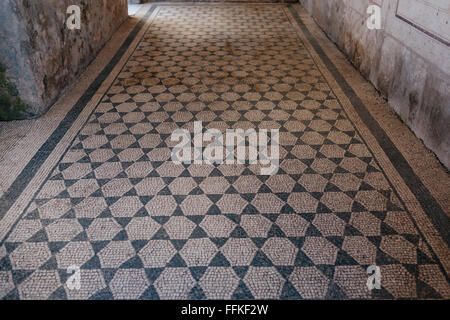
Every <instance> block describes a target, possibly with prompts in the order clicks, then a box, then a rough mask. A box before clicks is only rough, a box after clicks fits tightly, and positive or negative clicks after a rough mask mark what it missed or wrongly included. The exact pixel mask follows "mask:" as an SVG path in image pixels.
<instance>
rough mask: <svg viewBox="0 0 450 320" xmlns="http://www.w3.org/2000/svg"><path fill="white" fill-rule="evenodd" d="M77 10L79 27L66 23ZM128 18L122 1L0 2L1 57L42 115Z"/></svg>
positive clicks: (28, 102)
mask: <svg viewBox="0 0 450 320" xmlns="http://www.w3.org/2000/svg"><path fill="white" fill-rule="evenodd" d="M70 5H79V6H80V8H81V30H73V31H71V30H69V29H68V28H67V27H66V25H65V21H66V19H67V18H68V17H69V15H68V14H66V11H67V8H68V7H69V6H70ZM126 18H127V0H70V1H69V0H1V5H0V42H1V44H2V45H1V47H0V60H1V61H2V62H3V63H4V65H5V66H6V67H7V69H8V71H7V73H8V76H9V77H10V79H11V80H12V81H13V82H14V83H15V85H16V87H17V89H18V90H19V92H20V96H21V98H22V100H23V101H24V102H25V103H27V104H28V105H29V106H30V107H31V109H32V110H31V111H32V112H34V113H35V114H42V113H44V112H45V111H46V110H47V109H48V108H49V107H50V106H51V105H52V104H53V103H54V102H55V101H56V99H57V98H58V97H59V96H60V95H61V93H62V92H63V91H64V90H65V89H66V88H67V87H68V86H70V85H71V84H72V83H73V82H74V81H75V80H76V79H77V77H78V76H79V75H80V74H81V73H82V72H83V71H84V69H85V68H86V67H87V65H88V64H89V63H90V62H91V61H92V60H93V59H94V58H95V56H96V55H97V53H98V52H99V51H100V49H101V48H102V47H103V45H104V44H105V43H106V41H108V40H109V39H110V37H111V36H112V35H113V33H114V32H115V31H116V29H117V28H118V27H119V26H120V25H121V24H122V23H123V22H124V21H125V19H126Z"/></svg>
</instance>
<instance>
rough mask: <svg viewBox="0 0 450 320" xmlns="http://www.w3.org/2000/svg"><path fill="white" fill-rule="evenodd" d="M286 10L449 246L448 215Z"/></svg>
mask: <svg viewBox="0 0 450 320" xmlns="http://www.w3.org/2000/svg"><path fill="white" fill-rule="evenodd" d="M288 7H289V10H290V11H291V13H292V15H293V17H294V19H295V21H296V22H297V24H298V26H299V27H300V29H301V30H302V32H303V33H304V34H305V36H306V38H307V39H308V41H309V43H311V45H312V47H313V48H314V50H315V51H316V53H317V54H318V55H319V57H320V59H321V60H322V61H323V63H324V64H325V66H326V67H327V69H328V70H329V71H330V73H331V74H332V75H333V77H334V79H335V80H336V82H337V83H338V85H339V86H340V88H341V89H342V91H343V92H344V93H345V95H346V96H347V98H348V99H349V100H350V102H351V104H352V105H353V107H354V108H355V110H356V112H357V113H358V115H359V117H360V118H361V120H362V121H363V122H364V124H365V125H366V126H367V128H368V129H369V130H370V132H371V133H372V135H373V136H374V137H375V139H376V140H377V142H378V144H379V145H380V146H381V148H382V149H383V150H384V152H385V153H386V155H387V156H388V158H389V160H390V161H391V163H392V164H393V165H394V167H395V169H396V170H397V172H398V173H399V174H400V175H401V177H402V178H403V180H404V181H405V183H406V185H407V186H408V188H409V189H410V190H411V192H412V193H413V194H414V196H415V197H416V199H417V200H418V201H419V203H420V205H421V206H422V208H423V210H424V211H425V213H426V214H427V216H428V217H429V218H430V220H431V222H432V223H433V225H434V227H435V228H436V229H437V231H438V232H439V234H440V235H441V237H442V238H443V240H444V241H445V243H446V244H447V246H449V247H450V218H449V216H448V215H447V214H446V213H445V211H444V210H443V209H442V207H441V206H440V205H439V203H438V202H437V201H436V199H435V198H434V197H433V196H432V195H431V193H430V191H429V190H428V189H427V188H426V187H425V186H424V184H423V183H422V181H421V180H420V179H419V177H417V175H416V174H415V173H414V171H413V169H412V168H411V166H410V165H409V163H408V161H406V159H405V157H404V156H403V154H402V153H401V152H400V151H399V150H398V149H397V147H396V146H395V144H394V143H393V142H392V141H391V139H390V138H389V137H388V135H387V134H386V132H384V130H383V129H382V128H381V127H380V125H379V124H378V122H377V121H376V120H375V119H374V118H373V117H372V115H371V114H370V112H369V111H368V110H367V108H366V106H365V105H364V103H363V102H362V101H361V99H360V98H359V97H358V95H357V94H356V93H355V91H354V90H353V89H352V88H351V87H350V85H349V84H348V83H347V81H346V80H345V79H344V77H343V76H342V75H341V73H340V72H339V71H338V69H337V68H336V66H335V65H334V63H333V62H332V61H331V60H330V58H328V56H327V55H326V53H325V52H324V51H323V49H322V47H321V46H320V45H319V43H318V42H317V41H316V39H315V38H314V36H313V35H312V34H311V33H310V32H309V30H308V28H307V27H306V25H305V24H304V23H303V21H302V20H301V18H300V16H299V15H298V12H297V11H296V10H295V8H294V7H293V6H291V5H288Z"/></svg>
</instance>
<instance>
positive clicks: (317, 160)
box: [0, 4, 450, 299]
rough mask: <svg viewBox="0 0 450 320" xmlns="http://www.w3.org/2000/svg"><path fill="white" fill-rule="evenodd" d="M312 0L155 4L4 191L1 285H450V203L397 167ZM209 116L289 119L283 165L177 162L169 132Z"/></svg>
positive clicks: (170, 293) (255, 294) (291, 291)
mask: <svg viewBox="0 0 450 320" xmlns="http://www.w3.org/2000/svg"><path fill="white" fill-rule="evenodd" d="M298 10H300V8H299V7H298V6H290V5H268V4H267V5H262V4H248V5H242V4H237V5H236V4H186V5H178V4H158V5H147V6H145V7H144V8H143V9H142V10H141V11H142V15H141V18H140V19H141V22H140V23H138V24H137V25H136V27H135V29H133V30H132V31H131V30H130V35H129V37H128V38H127V39H128V40H129V41H128V40H127V41H128V42H126V41H125V42H124V46H123V47H122V48H121V49H120V50H119V51H118V52H117V54H116V56H115V57H114V58H113V59H112V60H111V61H110V62H109V64H108V66H107V67H106V68H105V69H104V70H103V72H101V73H99V75H98V77H97V78H96V80H95V81H94V82H93V85H92V86H91V87H90V89H89V90H87V91H86V92H84V93H83V97H88V98H87V99H86V98H83V97H82V98H80V100H78V103H77V104H74V106H73V108H71V109H69V111H68V112H67V114H66V115H65V117H64V119H63V120H62V121H61V123H60V124H59V125H58V127H57V128H56V130H55V131H54V132H53V133H52V135H51V136H50V137H49V139H48V140H47V141H45V143H42V145H41V146H39V148H40V149H39V151H38V152H37V153H36V155H35V156H34V157H33V158H32V159H31V160H30V162H29V163H28V164H27V166H26V168H25V169H24V170H23V172H22V173H21V174H20V175H19V176H18V177H17V178H16V179H15V181H14V183H12V184H11V187H10V188H9V189H8V190H4V191H3V192H2V200H1V201H2V202H1V204H0V298H3V299H88V298H89V299H113V298H114V299H372V298H383V299H395V298H412V299H417V298H446V299H448V298H450V289H449V282H448V274H447V272H448V270H449V269H448V264H449V252H448V241H449V240H450V239H448V234H442V231H441V230H442V229H443V230H449V224H448V211H449V207H448V206H447V207H442V206H440V205H439V203H438V202H437V200H435V199H434V198H433V196H432V195H430V192H428V190H427V188H426V187H425V186H423V185H422V187H417V188H418V189H419V190H415V189H414V188H415V187H414V184H416V185H417V183H416V182H414V181H416V180H417V181H419V183H422V182H421V180H420V179H419V178H418V177H417V176H414V177H415V178H414V179H416V180H411V179H412V178H410V177H409V176H405V175H403V174H402V173H400V174H399V173H398V172H397V171H396V170H397V169H396V168H400V169H402V170H403V172H405V170H406V169H405V168H406V167H407V168H409V167H408V163H407V162H406V161H405V159H403V158H402V157H400V158H399V159H398V163H393V164H392V161H391V160H389V159H391V158H390V156H389V155H392V154H394V155H395V152H397V153H398V154H400V156H402V153H401V152H400V151H398V149H397V148H396V146H395V143H393V142H392V141H390V140H389V138H387V139H386V138H385V136H386V133H385V132H384V131H383V129H381V128H380V127H379V126H378V125H377V124H376V121H374V120H373V118H371V115H370V112H369V111H367V110H366V109H365V106H364V103H363V102H362V101H361V100H359V98H358V97H357V94H355V93H354V92H353V91H352V88H351V87H350V85H348V84H343V83H344V81H345V79H343V76H341V75H340V74H339V71H338V69H337V68H336V67H335V66H333V65H332V64H330V63H329V61H328V60H327V59H326V53H324V52H321V50H320V44H319V43H318V42H317V41H315V40H314V36H313V33H310V32H309V31H308V27H307V26H306V25H305V24H304V22H303V20H302V18H301V17H300V16H299V11H298ZM133 43H135V45H136V48H135V49H134V48H132V46H133ZM130 48H132V49H134V50H131V51H129V49H130ZM129 53H131V55H129ZM127 55H128V56H127ZM121 61H123V63H124V65H123V66H121V63H122V62H121ZM102 77H103V78H102ZM108 77H110V78H111V79H110V81H111V82H112V85H111V86H108V88H107V90H105V91H104V92H101V91H98V90H100V89H99V88H101V84H102V83H105V81H106V82H107V81H108ZM330 79H331V80H330ZM333 79H334V80H333ZM96 84H98V86H97V87H95V85H96ZM92 88H95V90H92ZM352 92H353V94H352ZM91 99H93V100H91ZM95 99H98V100H100V101H99V103H93V102H92V101H95ZM195 121H202V123H203V127H204V128H205V129H206V128H217V129H220V130H221V131H222V132H225V130H227V129H237V128H241V129H245V130H246V129H249V128H254V129H256V130H261V129H279V131H280V168H279V171H278V172H277V173H276V174H274V175H268V176H265V175H261V174H260V170H259V169H260V167H259V165H254V164H252V165H250V164H248V163H247V164H235V165H229V164H216V165H209V164H175V163H174V162H172V160H171V151H172V147H173V146H174V145H175V144H176V142H173V141H171V134H172V132H173V131H174V130H176V129H179V128H185V129H188V130H189V131H190V132H193V128H194V122H195ZM374 123H375V124H374ZM374 128H375V129H374ZM380 137H381V138H380ZM388 140H389V141H388ZM389 143H390V144H389ZM395 150H397V151H395ZM386 154H387V156H386ZM402 159H403V160H402ZM405 166H406V167H405ZM400 169H399V170H400ZM411 172H412V170H411ZM412 175H414V173H412ZM444 178H447V179H448V176H447V177H445V176H444ZM402 179H403V180H402ZM408 179H409V180H408ZM404 181H406V182H404ZM408 181H413V182H414V183H411V182H408ZM427 192H428V193H427ZM424 194H428V195H429V197H428V198H427V199H428V200H427V201H428V202H426V204H424V202H423V201H422V200H423V195H424ZM420 197H422V198H420ZM430 199H431V200H430ZM421 201H422V202H421ZM433 201H434V202H433ZM447 203H449V202H447ZM439 210H440V211H439ZM436 217H438V218H436ZM438 220H439V221H438ZM436 221H438V223H436ZM372 265H373V266H378V267H379V268H380V269H379V270H380V273H381V289H376V288H375V289H373V290H369V289H368V287H367V282H368V277H369V276H370V274H368V272H367V269H368V268H369V266H372ZM68 268H72V270H71V271H68ZM77 268H79V269H80V272H81V273H80V275H81V278H80V279H81V287H80V288H79V289H77V288H75V289H70V288H69V286H68V285H67V283H66V282H67V281H68V279H69V278H70V277H71V275H72V273H73V272H77Z"/></svg>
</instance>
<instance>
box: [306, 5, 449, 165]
mask: <svg viewBox="0 0 450 320" xmlns="http://www.w3.org/2000/svg"><path fill="white" fill-rule="evenodd" d="M374 2H376V3H378V4H380V5H381V6H382V28H381V29H380V30H369V29H368V28H367V26H366V21H367V18H368V17H369V15H368V14H367V8H368V6H369V5H370V4H373V3H374ZM397 2H398V0H384V1H383V0H376V1H369V0H358V1H351V0H300V3H301V4H302V5H303V6H304V7H305V8H306V9H307V10H308V12H309V13H310V14H311V15H312V16H313V18H314V19H315V20H316V22H317V23H318V24H319V25H320V27H321V28H322V29H323V30H324V31H325V33H326V34H327V35H328V37H329V38H330V39H331V40H332V41H334V42H335V43H336V44H337V46H338V47H339V48H340V49H341V50H343V51H344V52H345V53H346V54H347V55H348V56H349V58H350V59H351V61H352V62H353V63H354V65H355V66H356V67H357V68H358V69H359V70H360V71H361V72H362V74H363V75H364V76H365V77H366V78H367V79H368V80H370V81H371V82H372V83H373V84H374V85H375V87H376V88H377V89H379V90H380V92H381V93H382V94H383V95H384V96H385V97H386V98H387V99H388V101H389V104H390V105H391V107H392V108H393V109H394V110H395V111H396V112H397V113H398V114H399V115H400V117H401V118H402V119H403V120H404V121H405V122H406V123H407V124H408V125H409V126H410V128H411V129H412V130H413V131H414V133H415V134H416V135H417V136H418V137H419V138H420V139H422V140H423V141H424V143H425V145H426V146H427V147H428V148H430V149H431V150H432V151H434V152H435V154H436V155H437V156H438V158H439V159H440V160H441V161H442V162H443V163H444V165H445V166H447V168H450V47H449V46H447V45H446V44H445V43H442V42H440V41H438V40H436V39H434V38H432V37H431V36H429V35H427V34H425V33H424V32H423V31H421V30H419V29H418V28H416V27H414V26H412V25H410V24H408V23H406V22H405V21H403V20H401V19H399V18H398V17H397V16H396V12H397ZM435 2H436V1H435ZM436 3H437V2H436ZM440 3H444V4H445V3H446V2H445V1H440ZM447 5H448V6H449V9H450V2H448V3H447ZM410 6H414V3H413V1H411V2H410ZM412 9H413V10H414V8H412ZM419 10H421V9H419V8H417V10H416V12H414V14H418V15H421V14H422V13H421V12H420V11H419ZM439 13H440V14H441V15H440V16H439V17H436V15H434V16H433V17H424V16H422V17H421V18H422V23H423V22H425V24H426V23H427V22H429V23H430V25H433V24H435V25H436V23H437V20H438V18H443V19H444V20H443V21H444V24H445V21H447V24H445V25H447V26H448V25H449V24H448V15H447V18H446V20H445V16H444V17H443V15H445V14H446V12H445V10H444V11H442V12H439ZM427 19H428V21H427ZM441 21H442V20H441ZM445 25H443V26H441V27H443V28H442V30H444V33H445V34H444V36H446V37H447V39H448V38H450V27H445Z"/></svg>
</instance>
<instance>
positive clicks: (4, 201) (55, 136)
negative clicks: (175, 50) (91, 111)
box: [0, 5, 156, 220]
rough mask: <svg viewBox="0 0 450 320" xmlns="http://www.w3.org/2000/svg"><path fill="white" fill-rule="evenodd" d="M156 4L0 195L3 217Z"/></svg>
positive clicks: (127, 46) (116, 61)
mask: <svg viewBox="0 0 450 320" xmlns="http://www.w3.org/2000/svg"><path fill="white" fill-rule="evenodd" d="M155 8H156V6H154V5H153V6H152V7H151V8H150V9H149V10H148V11H147V13H146V14H145V16H144V17H143V18H142V19H141V20H140V21H139V23H138V24H137V25H136V26H135V27H134V29H133V31H131V33H130V34H129V35H128V37H127V38H126V39H125V41H124V42H123V44H122V46H121V47H120V48H119V50H118V51H117V52H116V54H115V55H114V57H113V58H112V59H111V60H110V61H109V62H108V64H107V65H106V66H105V68H103V70H102V71H101V72H100V74H99V75H98V76H97V78H95V80H94V81H93V82H92V83H91V84H90V86H89V88H88V89H87V90H86V91H85V92H84V93H83V95H82V96H81V97H80V99H79V100H78V101H77V103H76V104H75V105H74V106H73V107H72V109H70V111H69V112H68V113H67V114H66V116H65V117H64V119H63V120H62V121H61V123H60V124H59V125H58V127H57V128H56V129H55V131H53V133H52V134H51V136H50V137H49V138H48V139H47V141H46V142H45V143H44V144H43V145H42V146H41V148H40V149H39V150H38V151H37V152H36V154H35V155H34V156H33V158H32V159H31V160H30V161H29V162H28V164H27V165H26V166H25V168H24V169H23V170H22V172H21V173H20V174H19V175H18V176H17V178H16V179H15V180H14V182H13V183H12V185H11V186H10V187H9V188H8V190H7V191H6V192H5V193H4V195H3V196H2V197H1V198H0V220H1V219H3V218H4V217H5V215H6V213H7V212H8V211H9V209H10V208H11V207H12V205H13V204H14V203H15V202H16V201H17V199H18V198H19V196H20V195H21V194H22V192H23V191H24V190H25V188H26V187H27V186H28V184H29V183H30V181H31V180H32V179H33V178H34V176H35V175H36V173H37V172H38V170H39V169H40V168H41V166H42V165H43V163H44V162H45V161H46V160H47V158H48V157H49V156H50V154H51V153H52V151H53V150H54V149H55V147H56V145H57V144H58V143H59V142H60V141H61V139H62V138H63V137H64V135H65V134H66V133H67V131H68V130H69V129H70V128H71V127H72V124H73V123H74V121H75V120H76V119H77V118H78V116H79V115H80V113H81V112H82V111H83V109H84V107H85V106H86V105H87V104H88V103H89V101H90V100H91V99H92V97H93V96H94V94H95V93H96V92H97V91H98V89H99V88H100V86H101V85H102V83H103V82H104V81H105V80H106V78H107V77H108V76H109V74H110V73H111V72H112V70H113V69H114V68H115V67H116V65H117V63H119V61H120V60H121V59H122V57H123V56H124V54H125V52H126V51H127V50H128V48H129V47H130V46H131V44H132V43H133V41H134V40H135V38H136V36H137V35H138V33H139V32H140V31H141V30H142V28H143V27H144V25H145V23H146V22H147V21H148V19H149V18H150V16H151V14H152V13H153V11H154V10H155Z"/></svg>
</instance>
